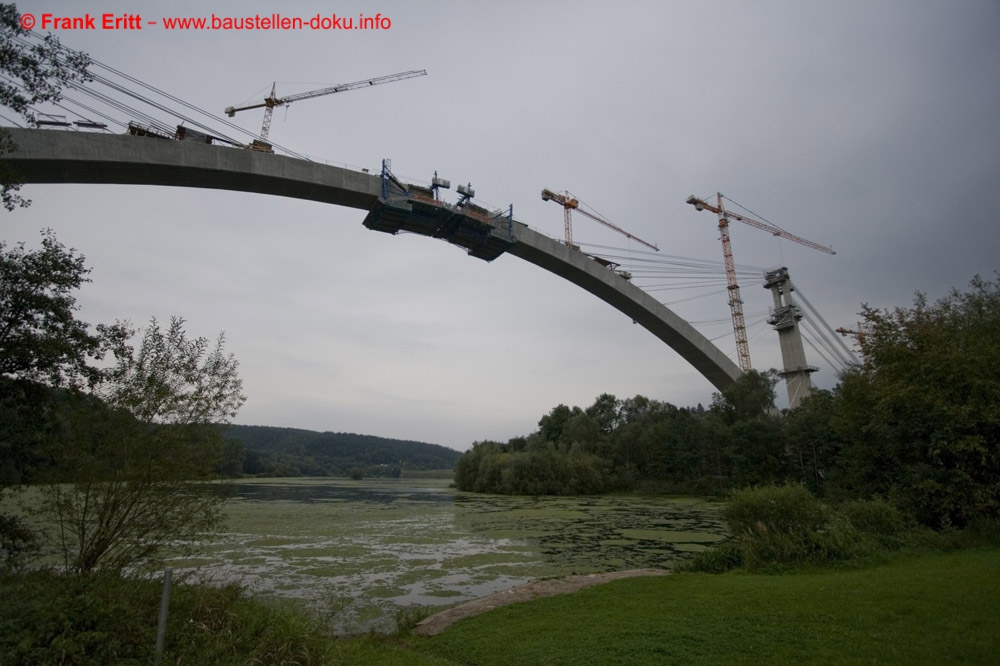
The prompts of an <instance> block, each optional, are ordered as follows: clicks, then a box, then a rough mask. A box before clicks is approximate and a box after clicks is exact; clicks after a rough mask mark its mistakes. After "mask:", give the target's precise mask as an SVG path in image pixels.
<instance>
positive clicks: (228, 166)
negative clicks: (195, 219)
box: [0, 128, 740, 390]
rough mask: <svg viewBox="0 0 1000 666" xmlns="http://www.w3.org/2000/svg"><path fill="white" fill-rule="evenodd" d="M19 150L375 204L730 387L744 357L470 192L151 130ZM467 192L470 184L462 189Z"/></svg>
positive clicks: (212, 183) (34, 139)
mask: <svg viewBox="0 0 1000 666" xmlns="http://www.w3.org/2000/svg"><path fill="white" fill-rule="evenodd" d="M6 131H8V132H9V133H10V136H11V138H12V139H13V140H14V143H15V144H16V145H17V151H16V152H14V153H11V154H7V155H3V156H2V158H0V161H3V162H4V163H6V164H8V165H9V166H11V167H12V168H13V169H14V170H15V174H16V177H17V178H18V179H20V182H23V183H95V184H96V183H100V184H121V185H166V186H174V187H198V188H211V189H219V190H232V191H240V192H255V193H258V194H270V195H274V196H284V197H292V198H296V199H306V200H311V201H318V202H323V203H329V204H334V205H337V206H347V207H349V208H357V209H360V210H364V211H366V212H367V216H366V217H365V220H364V225H365V226H366V227H368V228H369V229H373V230H375V231H382V232H386V233H393V234H395V233H398V232H399V231H409V232H413V233H418V234H423V235H425V236H431V237H434V238H440V239H442V240H445V241H448V242H449V243H453V244H455V245H459V246H461V247H463V248H465V249H466V250H467V251H468V253H469V254H470V255H471V256H473V257H477V258H480V259H484V260H486V261H492V260H493V259H496V258H497V257H499V256H501V255H503V254H507V255H513V256H515V257H518V258H519V259H523V260H525V261H528V262H530V263H532V264H535V265H536V266H539V267H540V268H543V269H545V270H547V271H549V272H551V273H554V274H556V275H558V276H560V277H562V278H564V279H566V280H569V281H570V282H572V283H573V284H575V285H577V286H579V287H582V288H583V289H585V290H587V291H588V292H590V293H591V294H593V295H594V296H597V297H598V298H600V299H601V300H603V301H605V302H606V303H608V304H609V305H611V306H613V307H614V308H616V309H617V310H619V311H621V312H622V313H624V314H625V315H626V316H628V317H630V318H631V319H632V320H633V321H635V322H636V323H637V324H639V325H640V326H642V327H643V328H645V329H646V330H648V331H649V332H650V333H652V334H653V335H655V336H656V337H657V338H659V339H660V340H662V341H663V342H665V343H667V344H668V345H669V346H670V347H671V348H672V349H673V350H674V351H676V352H677V353H678V354H680V356H681V357H682V358H683V359H684V360H686V361H687V362H688V363H690V364H691V365H692V366H694V368H695V369H696V370H697V371H698V372H700V373H701V374H702V375H704V376H705V378H706V379H708V380H709V381H710V382H711V383H712V384H713V385H714V386H715V387H716V388H718V389H720V390H722V389H724V388H726V387H727V386H729V385H730V384H732V382H734V381H735V380H736V379H737V378H738V377H739V375H740V369H739V367H738V366H737V365H736V364H735V363H733V362H732V360H730V359H729V357H728V356H727V355H726V354H724V353H723V352H722V351H721V350H720V349H719V348H718V347H716V346H715V345H713V344H712V343H711V342H709V340H708V339H707V338H705V337H704V336H703V335H702V334H701V333H699V332H698V331H697V330H695V328H694V327H693V326H691V324H689V323H688V322H687V321H685V320H684V319H682V318H681V317H679V316H678V315H677V314H675V313H674V312H673V311H671V310H670V309H669V308H667V307H666V306H664V305H663V304H662V303H660V302H659V301H657V300H655V299H654V298H653V297H651V296H650V295H649V294H647V293H646V292H644V291H642V290H641V289H639V288H638V287H636V286H635V285H633V284H632V283H631V282H629V281H628V280H627V279H626V278H625V277H623V276H622V275H619V274H618V273H616V272H615V271H614V270H609V267H608V266H607V265H606V262H604V263H602V262H601V261H600V260H598V259H595V258H594V257H591V256H589V255H587V254H584V253H582V252H579V251H578V250H575V249H572V248H570V247H568V246H566V245H565V244H563V243H560V242H558V241H556V240H554V239H552V238H549V237H548V236H545V235H543V234H540V233H538V232H536V231H533V230H532V229H529V228H528V227H527V225H525V224H522V223H520V222H518V221H516V220H515V219H513V216H512V215H511V214H510V211H489V210H486V209H484V208H481V207H479V206H476V205H474V204H472V202H471V200H469V198H467V197H464V196H463V197H462V200H461V201H460V203H459V204H454V205H453V204H447V203H445V202H442V201H440V200H438V199H437V198H436V197H435V196H434V193H433V192H432V191H431V190H429V189H426V188H421V187H417V186H414V185H410V184H407V183H404V182H401V181H399V180H398V179H396V178H395V177H393V176H392V174H391V173H390V172H389V171H388V170H387V169H383V173H382V174H380V175H376V174H370V173H364V172H361V171H354V170H351V169H345V168H341V167H336V166H330V165H327V164H319V163H316V162H309V161H305V160H300V159H294V158H291V157H285V156H281V155H274V154H271V153H264V152H260V151H253V150H243V149H240V148H231V147H224V146H217V145H210V144H205V143H196V142H193V141H177V140H171V139H165V138H158V137H152V136H132V135H127V134H126V135H111V134H98V133H88V132H67V131H56V130H37V129H16V128H9V129H7V130H6ZM460 194H461V192H460Z"/></svg>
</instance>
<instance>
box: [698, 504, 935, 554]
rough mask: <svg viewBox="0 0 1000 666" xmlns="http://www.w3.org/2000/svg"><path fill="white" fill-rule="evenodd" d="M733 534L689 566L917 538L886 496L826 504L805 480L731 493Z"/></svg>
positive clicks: (871, 549)
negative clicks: (830, 507) (831, 504)
mask: <svg viewBox="0 0 1000 666" xmlns="http://www.w3.org/2000/svg"><path fill="white" fill-rule="evenodd" d="M723 517H724V518H725V520H726V523H727V525H728V526H729V529H730V531H731V532H732V534H733V538H732V539H731V540H729V541H727V542H725V543H723V544H720V545H719V546H718V547H717V548H715V549H714V550H712V551H708V552H705V553H701V554H699V555H698V556H697V557H696V558H695V559H694V561H693V562H692V563H691V565H690V567H689V568H690V569H693V570H695V571H704V572H709V573H719V572H722V571H728V570H730V569H737V568H744V569H748V570H751V571H753V570H759V569H776V568H782V567H787V566H789V565H798V564H806V563H808V564H821V563H832V562H845V561H860V560H868V559H870V558H872V557H878V556H881V555H882V554H884V553H885V552H887V551H888V550H894V549H898V548H900V547H902V546H904V545H907V544H909V543H911V542H916V541H915V540H917V541H919V539H920V538H922V537H920V535H918V534H916V533H915V532H914V529H915V527H914V525H913V524H912V522H913V521H912V520H911V519H909V518H908V517H907V516H906V515H905V514H904V513H903V512H901V511H900V510H899V509H898V508H897V507H896V506H894V505H892V504H890V503H889V502H887V501H885V500H882V499H875V500H865V501H860V500H859V501H851V502H844V503H843V504H841V505H839V506H837V507H835V508H833V509H832V510H831V509H828V508H826V507H825V506H824V505H823V504H822V503H820V502H819V500H817V499H816V498H815V497H813V495H812V494H811V493H810V492H809V490H808V489H806V488H805V486H802V485H784V486H762V487H758V488H746V489H744V490H740V491H737V492H735V493H733V494H732V495H731V497H730V499H729V503H728V504H727V506H726V508H725V509H724V510H723Z"/></svg>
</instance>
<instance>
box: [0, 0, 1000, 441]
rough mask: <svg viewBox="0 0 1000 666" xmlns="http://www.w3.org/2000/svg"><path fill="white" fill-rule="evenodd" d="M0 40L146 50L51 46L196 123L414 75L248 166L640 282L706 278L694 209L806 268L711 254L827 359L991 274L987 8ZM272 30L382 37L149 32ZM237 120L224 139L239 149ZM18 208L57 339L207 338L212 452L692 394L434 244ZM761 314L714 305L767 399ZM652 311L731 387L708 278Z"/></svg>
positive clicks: (140, 9)
mask: <svg viewBox="0 0 1000 666" xmlns="http://www.w3.org/2000/svg"><path fill="white" fill-rule="evenodd" d="M18 9H19V10H20V11H21V12H22V13H29V12H30V13H33V14H34V15H35V16H36V18H37V19H38V20H39V21H40V20H41V15H42V14H43V13H51V14H55V15H59V16H70V17H71V16H81V15H83V14H84V13H87V12H89V13H90V14H91V15H100V14H104V13H115V14H117V15H122V14H136V13H138V14H140V15H141V17H142V21H143V22H144V23H145V22H146V21H150V20H155V21H158V25H157V26H149V25H145V26H144V27H143V29H142V30H131V31H129V30H119V31H109V30H100V29H98V30H94V31H76V32H59V33H58V35H59V37H60V39H61V41H62V42H63V43H64V44H65V45H67V46H71V47H73V48H77V49H80V50H82V51H85V52H87V53H89V54H90V55H91V56H92V57H93V58H95V59H96V60H98V61H100V62H101V63H104V64H107V65H110V66H112V67H115V68H117V69H119V70H123V71H124V72H127V73H128V74H130V75H132V76H134V77H136V78H138V79H141V80H142V81H145V82H147V83H149V84H151V85H154V86H156V87H158V88H161V89H163V90H166V91H169V92H170V93H172V94H173V95H176V96H177V97H179V98H181V99H183V100H185V101H187V102H189V103H191V104H194V105H196V106H199V107H201V108H204V109H208V110H211V111H213V112H214V113H217V114H218V115H219V117H220V118H222V117H223V114H222V110H223V109H224V108H225V107H227V106H230V105H238V104H240V103H243V102H246V101H250V100H255V99H260V98H262V97H263V96H264V95H265V94H266V93H267V92H268V90H269V89H270V86H271V84H272V83H273V82H275V81H277V82H278V83H277V90H278V95H279V96H281V95H283V94H284V95H288V94H292V93H296V92H303V91H307V90H312V89H316V88H322V87H325V86H328V85H333V84H337V83H345V82H350V81H355V80H359V79H363V78H370V77H373V76H381V75H385V74H392V73H395V72H400V71H404V70H412V69H426V70H427V72H428V74H427V76H426V77H421V78H415V79H411V80H407V81H402V82H397V83H392V84H387V85H383V86H380V87H376V88H372V89H366V90H358V91H353V92H347V93H342V94H337V95H331V96H327V97H320V98H315V99H310V100H305V101H301V102H298V103H296V104H292V105H290V106H289V107H287V109H278V110H276V112H275V114H274V121H273V124H272V127H271V139H272V140H273V141H274V142H275V143H277V144H280V145H282V146H285V147H288V148H289V149H291V150H294V151H296V152H298V153H301V154H304V155H308V156H309V157H310V158H311V159H315V160H325V161H328V162H330V163H335V164H341V165H344V164H346V165H349V166H351V167H352V168H362V167H364V168H369V169H371V170H372V171H376V170H377V169H378V168H379V165H380V163H381V160H382V158H390V159H391V160H392V166H393V170H394V171H395V172H396V173H397V175H400V176H401V177H402V178H403V179H404V180H409V181H411V182H420V181H429V180H430V177H431V176H432V175H433V173H434V171H435V170H436V171H438V173H439V174H440V175H441V176H442V177H444V178H448V179H450V180H451V181H452V184H453V185H457V184H459V183H467V182H469V183H471V184H472V187H473V188H474V189H475V190H476V193H477V200H478V201H479V202H480V203H482V204H484V205H488V206H490V207H495V208H500V207H506V206H507V205H508V204H511V203H513V205H514V213H515V217H516V218H517V219H518V220H520V221H521V222H524V223H526V224H528V225H530V226H531V227H532V228H534V229H537V230H539V231H541V232H543V233H546V234H548V235H550V236H553V237H557V238H558V237H561V235H562V218H563V215H562V210H561V209H560V208H559V207H558V206H557V205H555V204H553V203H551V202H543V201H542V200H541V198H540V196H539V193H540V191H541V189H542V188H549V189H552V190H557V191H561V190H569V191H571V192H573V193H574V194H576V195H577V196H579V197H580V198H581V199H582V200H583V201H585V202H586V203H587V204H589V205H590V206H592V207H593V208H594V209H596V210H597V211H599V212H601V213H602V214H604V215H605V216H606V217H608V218H609V219H611V220H612V221H614V222H615V223H616V224H618V225H619V226H621V227H624V228H625V229H627V230H628V231H630V232H631V233H633V234H635V235H636V236H638V237H640V238H643V239H646V240H648V241H650V242H653V243H655V244H657V245H659V247H660V250H661V254H663V255H675V256H680V257H691V258H696V259H700V260H709V261H719V262H721V259H722V250H721V245H720V243H719V240H718V233H717V230H716V228H715V225H716V221H715V219H714V216H712V215H711V214H710V213H707V212H701V213H699V212H697V211H695V210H694V209H693V208H692V207H691V206H688V205H686V204H685V199H686V198H687V196H688V195H689V194H696V195H698V196H702V197H705V198H707V197H710V196H714V194H715V192H717V191H721V192H723V193H724V194H725V195H726V196H728V197H730V198H731V199H733V200H735V201H737V202H739V203H741V204H743V205H744V206H746V207H748V208H749V209H751V210H752V211H754V212H755V213H756V214H758V215H759V216H762V217H764V218H766V219H767V220H768V221H770V222H772V223H774V224H777V225H779V226H781V227H783V228H785V229H787V230H788V231H790V232H791V233H794V234H797V235H799V236H803V237H805V238H808V239H810V240H814V241H816V242H820V243H823V244H828V245H831V246H833V247H834V248H835V249H836V251H837V254H836V255H835V256H830V255H826V254H822V253H819V252H817V251H815V250H812V249H808V248H805V247H802V246H800V245H796V244H794V243H790V242H788V241H780V240H778V239H775V238H773V237H771V236H770V235H768V234H767V233H765V232H762V231H760V230H757V229H753V228H751V227H748V226H744V225H740V224H738V223H734V224H733V227H732V242H733V251H734V255H735V259H736V262H737V263H739V264H744V265H749V266H760V267H777V266H781V265H785V266H788V268H789V270H790V272H791V275H792V279H793V281H794V282H795V284H796V285H797V286H798V287H799V289H800V291H801V293H802V294H804V295H805V296H806V297H807V298H808V299H809V301H810V302H811V303H812V304H813V305H814V306H815V307H816V308H817V309H818V310H819V311H820V312H821V314H822V316H823V317H824V318H825V319H826V321H828V322H829V323H830V325H831V326H833V327H837V326H849V327H851V326H856V322H857V312H858V310H859V309H860V306H861V304H862V303H868V304H870V305H872V306H876V307H893V306H906V305H909V304H911V303H912V299H913V295H914V292H916V291H922V292H926V293H927V294H928V295H929V296H930V297H931V298H933V299H936V298H939V297H941V296H943V295H945V294H946V293H947V292H948V290H949V289H950V288H952V287H960V288H963V287H965V286H966V285H967V283H968V281H969V279H970V278H972V276H973V275H975V274H982V275H983V276H984V277H986V276H993V272H994V270H995V269H997V268H1000V259H998V250H1000V225H998V224H997V222H998V220H997V219H996V215H995V213H994V211H993V208H994V202H993V198H994V197H995V191H996V188H997V183H998V182H1000V123H998V121H997V119H998V117H1000V116H998V114H1000V40H998V39H997V38H996V35H997V33H998V31H1000V3H997V2H995V1H994V0H981V1H974V0H965V1H963V0H950V1H946V0H934V1H920V0H898V1H889V0H859V1H838V2H803V1H801V0H793V1H787V2H786V1H781V2H753V1H745V0H733V1H717V2H711V1H704V0H698V1H692V2H680V1H677V2H670V1H664V2H653V1H649V2H629V1H627V0H626V1H619V2H614V3H610V2H544V1H536V2H505V3H488V4H487V3H477V2H468V1H465V2H457V1H456V2H430V1H428V2H414V1H405V2H404V1H397V0H383V1H381V2H360V1H357V0H332V1H330V0H325V1H319V0H308V1H291V2H281V3H279V2H277V1H276V0H270V1H269V2H260V1H255V0H242V1H239V2H235V1H233V2H229V1H227V2H210V1H209V2H205V1H201V2H184V1H181V2H169V3H168V2H149V1H146V2H138V1H137V0H133V1H132V2H117V1H111V0H107V1H102V2H99V1H96V0H95V1H94V2H90V1H89V0H73V1H72V2H69V1H56V0H51V1H48V2H20V3H18ZM275 12H280V13H281V14H282V15H285V16H301V17H303V18H306V19H308V18H309V17H313V16H316V15H317V14H319V15H321V16H323V17H328V16H330V15H331V14H334V13H336V14H337V15H338V16H341V17H352V18H354V17H357V16H358V15H359V14H364V15H366V16H372V15H375V14H376V13H379V14H381V15H382V16H383V17H388V18H389V19H390V21H391V27H389V28H388V29H385V30H379V31H353V32H348V31H312V30H302V31H282V30H271V31H267V32H263V31H214V32H212V31H204V32H198V31H192V30H188V31H168V30H165V29H163V27H162V19H163V18H165V17H172V16H181V17H183V16H192V17H197V16H205V17H208V16H210V15H211V14H212V13H214V14H216V15H217V16H252V15H254V14H261V15H265V16H270V15H271V14H272V13H275ZM356 20H357V19H356V18H355V21H356ZM98 24H99V21H98ZM383 25H384V23H383ZM39 27H40V25H39ZM36 30H37V28H36ZM76 96H78V95H74V97H76ZM62 113H65V112H62ZM8 115H9V114H8ZM81 115H85V114H82V113H81ZM78 117H79V116H78ZM78 117H74V118H71V119H77V118H78ZM262 117H263V112H262V111H260V110H256V111H246V112H242V113H240V114H237V116H236V118H234V121H236V122H238V123H239V124H240V125H241V126H243V127H244V128H246V129H247V130H249V131H251V132H259V130H260V124H261V120H262ZM170 122H174V123H176V122H178V121H176V120H171V121H170ZM220 127H221V125H220ZM111 129H112V130H113V131H116V132H120V131H122V129H121V127H112V128H111ZM227 131H228V130H227ZM229 133H230V134H232V132H231V131H230V132H229ZM241 138H242V139H243V140H246V137H241ZM222 149H223V148H220V150H222ZM24 193H25V194H26V195H27V196H28V197H30V198H31V199H33V200H34V204H33V205H32V206H31V208H30V209H28V210H19V211H17V212H14V213H10V214H5V215H4V216H3V218H4V222H3V236H2V237H3V239H4V240H5V241H6V242H7V243H8V244H10V243H14V242H17V241H28V242H29V244H30V245H32V246H36V245H37V244H38V239H39V230H40V229H42V228H44V227H51V228H52V229H54V230H55V231H56V233H57V236H58V238H59V239H60V240H61V241H62V242H63V243H65V244H66V245H69V246H72V247H75V248H77V249H78V250H79V251H80V252H81V253H82V254H84V255H85V256H86V258H87V264H88V265H89V266H90V267H92V268H93V273H92V275H91V277H92V279H93V282H92V283H91V284H88V285H86V287H85V288H84V289H82V290H81V292H80V299H79V301H80V305H81V312H80V316H81V317H82V318H83V319H84V320H85V321H89V322H92V323H97V322H104V321H113V320H116V319H124V320H130V321H131V322H133V323H134V324H136V325H142V324H144V323H145V322H147V321H148V320H149V319H150V317H157V318H159V319H160V320H167V319H169V317H170V316H171V315H180V316H182V317H184V318H185V319H186V320H187V322H188V331H189V333H190V334H192V335H204V336H207V337H210V338H211V337H214V336H216V335H217V334H218V333H219V332H220V331H225V334H226V339H227V347H228V349H229V350H230V351H232V352H233V353H235V355H236V356H237V358H238V359H239V361H240V367H241V372H242V376H243V378H244V386H245V392H246V393H247V395H248V400H247V402H246V405H245V406H244V407H243V409H242V411H241V412H240V414H239V416H238V417H237V419H236V421H237V422H238V423H244V424H256V425H274V426H289V427H300V428H308V429H314V430H332V431H339V432H357V433H365V434H374V435H381V436H386V437H396V438H405V439H417V440H422V441H429V442H436V443H440V444H445V445H447V446H450V447H454V448H457V449H465V448H467V447H468V446H469V445H470V444H471V443H472V442H473V441H475V440H481V439H500V440H506V439H507V438H509V437H512V436H515V435H521V434H527V433H529V432H531V431H533V430H534V429H535V428H536V426H537V422H538V419H539V418H540V417H541V416H542V415H543V414H545V413H546V412H548V411H549V410H550V409H551V408H552V407H554V406H555V405H557V404H559V403H565V404H569V405H580V406H582V407H583V406H587V405H589V404H591V403H592V402H593V400H594V398H595V397H597V396H598V395H599V394H601V393H605V392H607V393H612V394H614V395H616V396H618V397H620V398H625V397H630V396H634V395H636V394H642V395H645V396H648V397H651V398H655V399H659V400H665V401H669V402H672V403H674V404H677V405H681V406H688V405H692V406H693V405H695V404H697V403H699V402H700V403H703V404H706V405H707V404H708V403H709V402H710V401H711V396H712V393H713V391H714V388H713V387H712V386H711V384H709V382H708V381H707V380H705V379H704V378H703V377H701V375H699V374H698V373H697V372H696V371H695V370H694V369H693V368H691V367H690V366H689V365H687V364H686V363H685V362H684V361H683V360H682V359H681V358H680V357H679V356H678V355H677V354H676V353H675V352H673V351H672V350H671V349H670V348H669V347H667V346H666V345H664V344H663V343H662V342H660V341H659V340H657V339H656V338H654V337H653V336H652V334H650V333H648V332H647V331H645V330H644V329H642V328H641V327H639V326H636V325H633V323H632V322H631V320H630V319H628V318H627V317H625V316H624V315H622V314H621V313H619V312H618V311H616V310H614V309H613V308H611V307H610V306H608V305H606V304H605V303H603V302H602V301H600V300H598V299H596V298H595V297H593V296H591V295H589V294H588V293H586V292H584V291H583V290H581V289H579V288H577V287H575V286H573V285H571V284H570V283H568V282H565V281H563V280H562V279H561V278H558V277H556V276H554V275H552V274H549V273H547V272H544V271H542V270H541V269H539V268H536V267H535V266H532V265H530V264H527V263H525V262H523V261H521V260H519V259H517V258H515V257H509V256H502V257H500V258H499V259H497V260H496V261H494V262H492V263H486V262H483V261H481V260H478V259H473V258H471V257H468V256H467V255H466V254H465V253H464V251H462V250H461V249H459V248H456V247H454V246H451V245H448V244H447V243H445V242H443V241H440V240H434V239H429V238H424V237H419V236H412V235H400V236H395V237H394V236H389V235H386V234H381V233H376V232H372V231H369V230H367V229H365V228H364V227H363V226H362V225H361V221H362V220H363V218H364V213H363V212H362V211H357V210H353V209H345V208H337V207H332V206H326V205H321V204H317V203H311V202H303V201H297V200H285V199H280V198H277V197H266V196H263V195H255V194H241V193H231V192H218V191H210V190H206V191H200V190H194V189H174V188H158V187H135V186H100V187H97V186H79V185H52V186H39V185H31V186H27V187H25V188H24ZM454 196H455V195H454V193H453V192H452V193H449V195H448V197H449V198H450V199H451V200H454ZM574 237H575V239H576V240H577V241H578V242H582V243H593V244H603V245H614V246H617V247H622V248H626V249H631V250H632V251H633V252H634V256H635V257H639V256H640V255H639V254H638V252H635V251H637V250H641V249H643V248H641V247H639V246H637V245H636V244H635V243H632V244H631V248H629V244H628V241H627V240H626V239H625V238H624V237H621V236H617V235H615V234H614V233H613V232H610V231H607V230H605V229H603V228H602V227H600V226H599V225H597V224H595V223H593V222H590V221H589V220H587V219H586V218H584V217H582V216H579V215H578V216H577V218H576V221H575V225H574ZM584 249H587V247H586V246H585V248H584ZM696 279H701V278H700V277H699V276H694V277H693V278H692V279H691V282H694V281H695V280H696ZM656 282H658V283H662V280H659V281H656ZM686 282H687V281H686V280H684V281H681V284H682V285H683V284H685V283H686ZM761 282H762V281H761V279H760V278H752V277H751V278H749V279H744V280H742V281H741V288H742V294H743V298H744V301H745V305H744V309H745V311H746V313H747V323H748V332H749V336H750V353H751V358H752V360H753V364H754V367H756V368H759V369H767V368H771V367H779V366H780V364H781V359H780V354H779V352H778V348H777V334H776V333H775V332H774V331H772V330H771V329H770V328H769V327H768V326H767V324H766V323H764V322H763V319H764V317H765V316H766V314H767V308H768V305H769V304H770V303H771V297H770V294H769V292H767V291H765V290H764V289H763V288H762V287H761ZM638 284H640V285H642V284H643V283H642V282H638ZM645 284H646V285H650V284H652V281H650V280H646V281H645ZM652 293H654V294H655V295H656V296H657V298H659V299H660V300H662V301H665V302H666V303H668V306H669V307H671V308H672V309H674V310H675V311H676V312H677V313H678V314H680V315H681V316H684V317H685V318H687V319H689V320H692V321H695V322H708V323H704V324H702V323H699V324H697V327H698V328H699V330H701V331H702V332H703V333H704V334H705V335H706V336H707V337H709V338H712V339H716V344H718V345H719V346H720V348H721V349H723V350H724V351H725V352H727V353H729V354H730V356H732V357H733V358H734V360H735V343H734V341H733V335H732V329H731V323H730V321H729V308H728V305H727V302H726V295H725V289H724V275H723V274H722V272H721V269H720V271H719V272H718V274H717V276H716V277H715V279H714V285H707V286H702V287H700V288H690V289H678V290H669V291H668V290H662V291H655V292H652ZM713 320H714V321H716V322H717V323H712V322H713ZM807 355H808V356H809V360H810V362H811V363H812V364H814V365H817V366H819V367H820V368H821V371H820V372H818V373H817V374H815V375H813V378H814V381H815V382H816V383H817V384H818V385H820V386H823V387H827V388H830V387H832V386H834V385H835V383H836V375H835V371H834V370H833V369H832V368H830V367H829V366H828V365H827V364H826V363H825V362H824V361H823V360H822V359H821V358H819V357H817V355H816V354H815V353H814V352H813V351H812V350H811V349H810V348H808V347H807ZM779 388H780V390H779V395H781V396H782V400H783V401H784V388H783V386H782V387H779Z"/></svg>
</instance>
